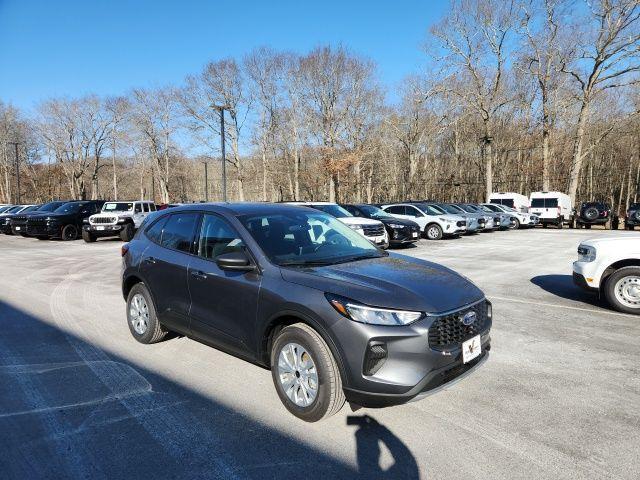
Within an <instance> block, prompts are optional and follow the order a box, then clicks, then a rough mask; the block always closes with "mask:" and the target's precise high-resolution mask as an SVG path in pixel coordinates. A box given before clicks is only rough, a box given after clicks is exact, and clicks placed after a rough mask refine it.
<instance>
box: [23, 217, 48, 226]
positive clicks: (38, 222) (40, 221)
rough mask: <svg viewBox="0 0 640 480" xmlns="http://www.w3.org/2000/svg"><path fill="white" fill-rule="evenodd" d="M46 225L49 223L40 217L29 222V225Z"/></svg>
mask: <svg viewBox="0 0 640 480" xmlns="http://www.w3.org/2000/svg"><path fill="white" fill-rule="evenodd" d="M46 223H47V221H46V220H45V219H44V218H38V217H34V218H30V219H29V220H27V224H28V225H46Z"/></svg>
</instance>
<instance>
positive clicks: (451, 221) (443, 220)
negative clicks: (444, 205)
mask: <svg viewBox="0 0 640 480" xmlns="http://www.w3.org/2000/svg"><path fill="white" fill-rule="evenodd" d="M438 220H440V221H441V222H445V223H454V220H449V219H448V218H439V219H438Z"/></svg>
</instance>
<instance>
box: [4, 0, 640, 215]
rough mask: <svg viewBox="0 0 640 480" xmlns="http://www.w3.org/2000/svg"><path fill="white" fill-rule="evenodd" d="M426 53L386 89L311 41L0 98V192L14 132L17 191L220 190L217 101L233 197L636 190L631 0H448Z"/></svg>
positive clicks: (8, 197) (631, 195)
mask: <svg viewBox="0 0 640 480" xmlns="http://www.w3.org/2000/svg"><path fill="white" fill-rule="evenodd" d="M424 55H425V65H426V68H425V69H424V70H423V71H420V72H415V73H414V74H412V75H410V76H408V77H407V78H406V79H405V81H404V82H403V83H402V84H401V85H400V86H398V87H397V89H394V90H392V91H387V90H385V88H384V87H383V86H382V84H381V83H380V79H379V73H378V70H377V66H376V65H375V64H374V62H373V61H371V60H370V59H368V58H366V57H363V56H362V55H358V54H356V53H354V52H352V51H350V50H349V49H348V48H346V47H344V46H341V45H338V46H335V45H321V46H318V47H317V48H315V49H313V50H311V51H309V52H307V53H302V54H301V53H293V52H283V51H275V50H273V49H271V48H268V47H262V48H258V49H256V50H254V51H252V52H250V53H248V54H247V55H246V56H244V57H243V58H226V59H221V60H215V61H212V62H210V63H208V64H207V65H205V66H204V68H203V69H202V71H200V72H198V73H195V74H193V75H189V76H187V77H186V78H185V80H184V82H182V84H180V85H172V86H167V87H164V88H153V89H145V88H134V89H133V90H131V91H130V92H129V93H128V94H126V95H123V96H117V97H104V96H98V95H86V96H82V97H77V98H68V97H64V98H51V99H48V100H46V101H44V102H42V103H41V104H39V105H38V106H37V109H36V110H35V111H34V112H33V113H30V114H29V115H27V114H25V113H24V112H21V111H19V110H18V109H17V108H15V107H13V106H12V105H11V104H10V103H7V102H2V101H0V149H1V150H0V201H3V202H6V203H9V202H12V201H14V200H15V198H16V193H17V188H16V187H17V185H16V163H15V158H14V157H15V152H14V143H15V142H17V143H18V147H19V148H18V157H19V158H18V162H19V169H20V173H21V177H22V185H21V187H22V188H21V193H22V199H23V200H25V201H30V202H42V201H46V200H48V199H51V198H73V199H80V198H93V199H97V198H103V199H125V198H127V199H132V198H153V199H154V200H156V201H158V202H162V203H169V202H186V201H201V200H205V198H207V197H208V198H209V199H210V200H219V199H220V198H221V170H222V168H221V159H220V115H221V114H222V112H224V113H223V114H224V115H225V126H226V129H225V138H226V146H227V153H226V162H227V163H226V165H227V169H226V170H227V173H228V185H229V187H228V198H229V199H231V200H239V201H243V200H266V201H277V200H330V201H349V202H385V201H394V200H405V199H439V200H446V201H450V200H457V201H479V200H484V199H485V198H486V196H487V194H488V193H490V192H492V191H515V192H521V193H524V194H528V193H530V192H531V191H537V190H560V191H564V192H566V193H568V194H569V195H571V196H572V198H574V200H576V201H581V200H591V199H598V200H605V201H608V202H610V203H611V204H613V206H614V209H615V210H617V211H619V212H622V211H623V210H624V209H625V208H626V205H627V204H628V203H629V202H630V201H635V200H638V188H639V182H640V115H639V112H640V87H639V86H640V76H639V72H640V2H639V0H593V1H584V2H582V1H577V2H576V1H569V0H512V1H509V0H452V1H451V2H450V8H449V11H448V14H447V15H446V16H445V17H444V18H443V19H442V20H441V21H440V22H438V23H437V24H435V25H433V26H432V27H431V28H430V29H429V31H428V33H427V35H426V37H425V44H424ZM389 99H390V100H389ZM205 164H206V167H205ZM205 168H206V171H207V177H206V178H207V180H206V181H205Z"/></svg>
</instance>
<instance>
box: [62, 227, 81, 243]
mask: <svg viewBox="0 0 640 480" xmlns="http://www.w3.org/2000/svg"><path fill="white" fill-rule="evenodd" d="M61 237H62V240H64V241H65V242H68V241H71V240H77V239H78V227H76V226H75V225H66V226H65V227H64V228H63V229H62V235H61Z"/></svg>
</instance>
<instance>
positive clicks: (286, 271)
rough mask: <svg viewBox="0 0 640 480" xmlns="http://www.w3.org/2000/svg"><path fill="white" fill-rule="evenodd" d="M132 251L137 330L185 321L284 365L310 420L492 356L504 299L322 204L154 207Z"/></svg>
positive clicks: (419, 391)
mask: <svg viewBox="0 0 640 480" xmlns="http://www.w3.org/2000/svg"><path fill="white" fill-rule="evenodd" d="M122 254H123V257H124V258H123V262H124V265H123V270H122V291H123V295H124V298H125V299H126V302H127V308H126V312H127V323H128V326H129V329H130V331H131V334H132V335H133V337H134V338H135V339H136V340H138V341H139V342H141V343H153V342H157V341H159V340H161V339H162V338H163V337H164V336H165V335H166V334H167V332H168V331H170V330H171V331H175V332H179V333H181V334H183V335H186V336H188V337H191V338H193V339H196V340H198V341H200V342H203V343H206V344H208V345H211V346H215V347H219V348H221V349H224V350H226V351H228V352H231V353H233V354H235V355H237V356H239V357H242V358H244V359H246V360H248V361H250V362H254V363H257V364H259V365H262V366H264V367H266V368H270V369H271V372H272V378H273V382H274V385H275V389H276V391H277V393H278V396H279V397H280V399H281V400H282V402H283V404H284V405H285V407H286V408H287V409H288V410H289V411H290V412H291V413H293V414H294V415H296V416H297V417H299V418H301V419H303V420H305V421H310V422H312V421H317V420H320V419H322V418H324V417H327V416H329V415H332V414H334V413H336V412H337V411H338V410H340V408H341V407H342V406H343V404H344V402H345V399H346V400H348V401H349V402H351V403H352V404H356V405H361V406H365V407H383V406H389V405H396V404H401V403H405V402H408V401H410V400H413V399H417V398H420V397H422V396H424V395H426V394H427V393H430V392H432V391H434V390H435V389H438V388H439V387H443V386H444V385H446V384H448V383H449V382H451V381H453V380H456V379H460V378H462V377H463V376H465V375H467V374H469V373H470V372H471V371H472V370H474V369H475V368H477V367H478V366H479V365H480V364H482V363H483V362H484V361H485V360H486V359H487V358H488V351H489V349H490V337H489V330H490V327H491V317H492V311H491V304H490V303H489V302H488V301H487V299H486V298H485V296H484V294H483V293H482V291H481V290H480V289H478V288H477V287H476V286H475V285H474V284H472V283H471V282H470V281H469V280H467V279H466V278H465V277H463V276H461V275H458V274H457V273H455V272H454V271H452V270H450V269H448V268H446V267H443V266H441V265H437V264H435V263H431V262H428V261H425V260H421V259H417V258H411V257H407V256H404V255H398V254H395V253H391V254H389V253H387V252H385V251H384V250H381V249H380V248H378V247H376V246H374V245H372V244H371V242H369V241H368V240H367V239H366V238H364V237H363V236H362V235H360V234H359V233H358V232H356V231H354V230H352V229H351V228H349V227H348V226H347V225H345V224H343V223H342V222H340V220H338V219H336V218H334V217H332V216H331V215H328V214H326V213H324V212H321V211H318V210H315V209H311V208H307V207H301V206H293V205H284V204H268V203H260V204H251V203H242V204H217V205H216V204H201V205H185V206H182V207H177V208H174V209H171V210H166V211H164V212H158V213H155V214H153V215H152V216H150V217H149V218H148V219H147V220H146V221H145V222H144V223H143V225H142V226H141V228H140V229H139V230H138V232H137V234H136V236H135V237H134V239H133V240H132V241H131V242H129V243H128V244H125V245H124V246H123V247H122ZM207 374H208V375H210V374H211V373H207ZM255 388H259V387H258V386H255Z"/></svg>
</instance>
